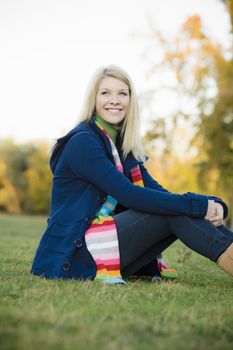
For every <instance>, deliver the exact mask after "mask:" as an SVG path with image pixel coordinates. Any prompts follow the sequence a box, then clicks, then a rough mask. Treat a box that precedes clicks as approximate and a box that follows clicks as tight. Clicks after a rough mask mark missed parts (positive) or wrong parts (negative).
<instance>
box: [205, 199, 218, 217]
mask: <svg viewBox="0 0 233 350" xmlns="http://www.w3.org/2000/svg"><path fill="white" fill-rule="evenodd" d="M216 215H217V207H216V203H215V201H214V200H210V199H208V208H207V213H206V216H205V218H204V219H206V220H209V221H210V219H211V218H214V217H215V216H216Z"/></svg>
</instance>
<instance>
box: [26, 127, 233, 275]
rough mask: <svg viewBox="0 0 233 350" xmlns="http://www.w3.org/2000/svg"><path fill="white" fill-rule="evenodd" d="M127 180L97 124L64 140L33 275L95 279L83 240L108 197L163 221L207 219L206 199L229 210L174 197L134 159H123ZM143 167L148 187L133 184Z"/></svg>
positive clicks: (54, 161)
mask: <svg viewBox="0 0 233 350" xmlns="http://www.w3.org/2000/svg"><path fill="white" fill-rule="evenodd" d="M120 145H121V140H120V138H118V139H117V147H118V151H119V154H120V157H121V161H122V165H123V169H124V174H122V173H120V172H119V171H118V170H117V168H116V166H115V165H114V160H113V156H112V153H111V146H110V143H109V140H108V139H107V137H106V136H105V135H104V133H103V132H102V131H101V130H100V129H99V128H98V127H97V126H96V124H95V123H94V122H93V121H90V122H86V123H81V124H79V125H78V126H77V127H75V128H74V129H73V130H71V131H70V132H69V133H68V134H67V135H66V136H64V137H62V138H60V139H59V140H58V142H57V144H56V146H55V148H54V151H53V153H52V156H51V161H50V166H51V170H52V172H53V175H54V176H53V186H52V197H51V212H50V217H49V220H48V225H47V228H46V231H45V233H44V235H43V236H42V238H41V241H40V244H39V246H38V248H37V251H36V255H35V258H34V261H33V265H32V272H33V273H34V274H35V275H42V276H45V277H47V278H82V279H93V278H94V277H95V275H96V266H95V262H94V260H93V259H92V256H91V254H90V253H89V251H88V250H87V247H86V243H85V239H84V234H85V232H86V230H87V229H88V227H89V225H90V224H91V222H92V220H93V219H94V217H95V214H96V213H97V211H98V209H99V208H100V207H101V204H102V203H103V201H104V199H105V197H106V195H107V194H110V195H111V196H112V197H113V198H115V199H117V200H118V202H119V207H120V206H121V207H122V208H131V209H134V210H137V211H142V212H147V213H152V214H162V215H187V216H190V217H194V218H203V217H204V216H205V215H206V212H207V206H208V199H214V200H215V201H217V202H220V203H222V204H223V206H224V212H225V216H226V215H227V207H226V205H225V203H223V202H222V201H221V199H219V198H216V197H208V196H205V195H199V194H195V193H191V192H188V193H186V194H183V195H181V194H173V193H170V192H168V191H167V190H166V189H164V188H163V187H162V186H161V185H160V184H158V182H156V181H155V180H154V179H153V178H152V177H151V176H150V175H149V174H148V172H147V170H146V169H145V167H144V165H143V163H142V162H140V161H138V160H136V159H135V158H134V157H133V155H132V154H128V156H127V157H126V159H123V157H122V151H121V146H120ZM137 164H139V165H140V168H141V172H142V177H143V182H144V185H145V187H144V188H142V187H139V186H135V185H133V184H132V183H131V181H130V170H131V169H132V168H133V167H134V166H135V165H137Z"/></svg>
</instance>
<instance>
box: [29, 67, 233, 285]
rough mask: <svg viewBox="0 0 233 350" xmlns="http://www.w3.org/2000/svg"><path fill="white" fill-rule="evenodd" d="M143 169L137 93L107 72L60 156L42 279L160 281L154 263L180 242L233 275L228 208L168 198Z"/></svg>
mask: <svg viewBox="0 0 233 350" xmlns="http://www.w3.org/2000/svg"><path fill="white" fill-rule="evenodd" d="M144 161H145V156H144V153H143V150H142V148H141V145H140V138H139V113H138V103H137V97H136V94H135V89H134V87H133V84H132V82H131V80H130V78H129V77H128V75H127V74H126V73H125V72H124V71H123V70H122V69H120V68H119V67H116V66H109V67H106V68H100V69H99V70H98V71H97V72H96V73H95V75H94V76H93V78H92V80H91V82H90V86H89V88H88V92H87V95H86V100H85V103H84V107H83V112H82V114H81V118H80V123H79V124H78V125H77V126H76V127H75V128H74V129H72V130H71V131H70V132H69V133H68V134H67V135H65V136H64V137H62V138H60V139H58V141H57V143H56V145H55V147H54V150H53V153H52V156H51V161H50V165H51V169H52V172H53V175H54V177H53V187H52V200H51V213H50V218H49V220H48V226H47V229H46V231H45V233H44V235H43V237H42V239H41V242H40V244H39V247H38V249H37V252H36V256H35V259H34V262H33V266H32V272H33V273H34V274H35V275H41V276H45V277H47V278H77V279H96V280H99V281H102V282H104V283H109V284H113V283H124V280H123V277H127V276H130V275H134V274H139V275H140V274H146V275H153V274H155V273H156V264H155V257H156V256H157V255H158V254H160V253H161V252H162V251H163V250H164V249H166V248H167V247H168V246H169V245H170V244H171V243H173V242H174V241H175V240H176V239H177V238H178V239H180V240H181V241H182V242H183V243H184V244H186V245H187V246H188V247H190V248H191V249H193V250H194V251H196V252H198V253H199V254H201V255H203V256H205V257H207V258H209V259H211V260H212V261H213V262H215V263H217V264H218V265H219V266H220V267H221V268H222V269H223V270H225V271H226V272H227V273H229V274H230V275H231V276H232V275H233V244H232V243H233V234H232V232H231V231H229V230H228V229H227V228H225V227H224V226H223V219H224V218H225V217H226V216H227V206H226V204H225V203H224V202H223V201H222V200H221V199H220V198H217V197H210V196H205V195H199V194H195V193H190V192H188V193H186V194H183V195H180V194H173V193H170V192H168V191H167V190H166V189H164V188H163V187H162V186H161V185H160V184H159V183H158V182H156V181H155V180H154V179H153V178H152V177H151V176H150V175H149V174H148V172H147V170H146V169H145V167H144V165H143V162H144Z"/></svg>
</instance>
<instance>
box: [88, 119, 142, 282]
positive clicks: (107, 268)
mask: <svg viewBox="0 0 233 350" xmlns="http://www.w3.org/2000/svg"><path fill="white" fill-rule="evenodd" d="M95 122H96V124H97V126H98V127H99V128H100V129H101V130H102V132H103V133H104V134H105V135H106V136H107V138H108V139H109V142H110V145H111V150H112V155H113V158H114V162H115V165H116V167H117V169H118V170H119V171H120V172H121V173H123V167H122V164H121V161H120V157H119V154H118V151H117V148H116V146H115V145H114V143H113V141H112V140H111V138H110V136H109V135H108V133H107V132H106V130H105V129H104V128H103V126H102V125H101V124H100V123H99V122H98V120H96V121H95ZM131 178H132V182H133V184H135V185H138V186H143V181H142V176H141V172H140V168H139V166H138V165H137V166H136V167H135V168H133V169H132V170H131ZM116 205H117V201H116V200H115V199H114V198H113V197H111V196H110V195H108V196H107V198H106V199H105V201H104V203H103V204H102V206H101V208H100V210H99V212H98V213H97V215H96V219H95V220H94V221H93V222H92V224H91V225H90V227H89V228H88V230H87V231H86V233H85V240H86V245H87V249H88V250H89V252H90V253H91V255H92V257H93V259H94V261H95V263H96V278H95V279H96V280H99V281H101V282H103V283H107V284H114V283H125V281H124V280H123V279H122V276H121V273H120V253H119V244H118V236H117V229H116V224H115V221H114V218H113V216H112V215H111V214H112V213H113V211H114V209H115V208H116Z"/></svg>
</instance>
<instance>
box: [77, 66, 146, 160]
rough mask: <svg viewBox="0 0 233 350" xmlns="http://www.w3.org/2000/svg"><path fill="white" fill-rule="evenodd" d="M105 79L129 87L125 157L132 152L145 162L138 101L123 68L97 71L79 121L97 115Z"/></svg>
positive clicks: (123, 129)
mask: <svg viewBox="0 0 233 350" xmlns="http://www.w3.org/2000/svg"><path fill="white" fill-rule="evenodd" d="M105 77H112V78H116V79H119V80H121V81H123V82H124V83H126V84H127V85H128V88H129V94H130V105H129V109H128V113H127V115H126V117H125V119H124V122H123V127H122V130H121V133H122V135H124V137H123V143H122V150H123V156H124V157H126V156H127V154H128V153H130V152H132V153H133V155H134V157H135V158H136V159H138V160H142V161H144V160H145V155H144V152H143V149H142V146H141V142H140V119H139V108H138V99H137V95H136V91H135V88H134V85H133V83H132V80H131V78H130V77H129V75H128V74H127V73H126V72H125V71H124V70H123V69H122V68H120V67H118V66H115V65H109V66H107V67H100V68H99V69H97V71H96V72H95V73H94V75H93V76H92V78H91V80H90V82H89V84H88V87H87V93H86V96H85V98H84V103H83V107H82V110H81V113H80V115H79V118H78V120H79V122H85V121H88V120H90V119H91V117H92V116H93V114H94V113H95V102H96V95H97V92H98V89H99V86H100V83H101V81H102V80H103V78H105Z"/></svg>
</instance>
